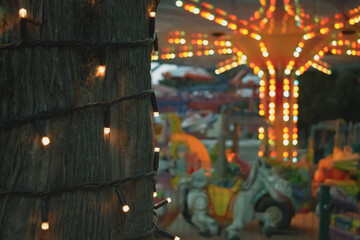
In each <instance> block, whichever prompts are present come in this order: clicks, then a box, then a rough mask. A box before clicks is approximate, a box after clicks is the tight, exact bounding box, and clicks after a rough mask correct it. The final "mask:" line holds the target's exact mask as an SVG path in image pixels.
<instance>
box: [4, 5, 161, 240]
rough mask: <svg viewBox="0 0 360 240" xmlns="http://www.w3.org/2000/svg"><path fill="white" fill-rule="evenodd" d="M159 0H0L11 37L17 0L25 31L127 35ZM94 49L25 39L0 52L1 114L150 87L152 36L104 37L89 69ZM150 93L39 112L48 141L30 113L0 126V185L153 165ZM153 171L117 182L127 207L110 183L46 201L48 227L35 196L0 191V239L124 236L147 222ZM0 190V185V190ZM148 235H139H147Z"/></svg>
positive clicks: (71, 180) (27, 186) (47, 35)
mask: <svg viewBox="0 0 360 240" xmlns="http://www.w3.org/2000/svg"><path fill="white" fill-rule="evenodd" d="M158 1H159V0H146V1H143V0H117V1H110V0H51V1H46V0H29V1H21V0H3V1H2V2H3V5H4V6H5V10H6V13H5V16H4V18H3V24H2V29H1V31H2V32H3V34H4V35H6V36H7V38H8V39H9V41H10V42H14V41H17V40H19V36H20V24H19V19H18V10H19V8H22V7H24V8H26V9H27V11H28V16H29V18H30V19H32V20H34V21H36V22H38V23H40V24H39V25H33V24H30V23H28V35H27V37H28V40H84V41H92V42H114V41H135V40H143V39H146V38H148V37H149V12H150V10H155V9H156V5H157V3H158ZM100 51H101V49H94V48H90V47H85V46H83V47H33V48H19V49H14V50H6V51H3V52H2V68H1V73H0V74H1V77H2V81H0V121H9V120H11V119H18V118H23V117H26V116H32V115H34V114H37V113H40V112H43V111H47V110H53V109H63V108H67V107H70V106H74V105H80V104H86V103H89V102H103V101H109V100H110V99H113V98H118V97H122V96H126V95H131V94H135V93H138V92H141V91H143V90H146V89H149V88H151V80H150V54H151V46H150V45H146V46H137V47H106V48H104V52H105V56H106V75H105V77H103V78H102V77H97V76H96V74H95V73H96V67H97V66H98V65H99V54H101V53H99V52H100ZM151 113H152V112H151V104H150V98H149V97H141V98H137V99H134V100H129V101H126V102H122V103H120V104H117V105H115V106H113V107H112V109H111V133H110V137H109V138H107V137H104V133H103V128H104V109H103V108H92V109H88V110H84V111H77V112H72V113H68V114H63V115H61V116H58V117H53V118H48V119H46V120H44V121H43V124H44V126H45V129H46V132H47V135H48V136H49V138H50V141H51V143H50V145H48V146H42V144H41V136H40V134H39V132H38V130H37V128H36V127H35V125H34V124H32V123H26V124H22V125H18V126H16V127H13V128H10V129H7V130H0V166H1V168H0V189H1V190H4V189H6V190H15V189H17V190H19V189H20V190H28V191H42V190H49V189H53V188H57V187H63V186H74V185H77V184H81V183H85V182H106V181H112V180H116V179H120V178H124V177H128V176H132V175H137V174H141V173H145V172H149V171H151V170H152V156H153V144H152V131H151V124H152V119H151ZM152 184H153V179H152V178H151V177H147V178H142V179H139V180H136V181H133V182H130V183H126V184H123V185H121V190H122V192H123V194H124V196H125V198H126V200H127V203H128V205H129V206H130V211H129V212H128V213H126V214H125V213H123V212H122V211H121V205H120V202H119V200H118V197H117V195H116V192H115V190H114V188H110V187H108V188H101V189H94V190H75V191H70V192H66V193H61V194H58V195H54V196H52V197H50V198H49V199H48V201H47V208H48V218H49V224H50V228H49V230H47V231H44V230H41V227H40V224H41V207H40V205H41V199H39V198H29V197H23V196H9V195H5V196H4V195H0V239H14V240H16V239H66V240H68V239H125V238H131V237H135V236H137V235H140V234H142V233H144V232H147V231H149V230H150V229H151V228H152V226H153V216H152V204H153V200H152ZM1 190H0V191H1ZM151 238H152V237H151V235H150V236H148V237H144V238H143V239H151Z"/></svg>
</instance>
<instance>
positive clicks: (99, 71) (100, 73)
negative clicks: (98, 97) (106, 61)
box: [96, 65, 106, 77]
mask: <svg viewBox="0 0 360 240" xmlns="http://www.w3.org/2000/svg"><path fill="white" fill-rule="evenodd" d="M105 71H106V68H105V66H104V65H99V66H98V67H97V73H96V76H101V77H103V76H105Z"/></svg>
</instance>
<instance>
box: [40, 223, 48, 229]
mask: <svg viewBox="0 0 360 240" xmlns="http://www.w3.org/2000/svg"><path fill="white" fill-rule="evenodd" d="M41 229H42V230H48V229H49V222H42V223H41Z"/></svg>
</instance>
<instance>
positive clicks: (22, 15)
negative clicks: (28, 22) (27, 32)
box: [19, 8, 27, 18]
mask: <svg viewBox="0 0 360 240" xmlns="http://www.w3.org/2000/svg"><path fill="white" fill-rule="evenodd" d="M19 17H20V18H26V17H27V10H26V9H25V8H20V10H19Z"/></svg>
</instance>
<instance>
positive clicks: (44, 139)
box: [41, 136, 50, 146]
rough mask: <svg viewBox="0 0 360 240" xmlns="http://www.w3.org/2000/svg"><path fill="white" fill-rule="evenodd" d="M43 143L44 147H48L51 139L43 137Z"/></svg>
mask: <svg viewBox="0 0 360 240" xmlns="http://www.w3.org/2000/svg"><path fill="white" fill-rule="evenodd" d="M41 142H42V144H43V145H44V146H47V145H49V144H50V139H49V138H48V137H46V136H45V137H43V138H42V139H41Z"/></svg>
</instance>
